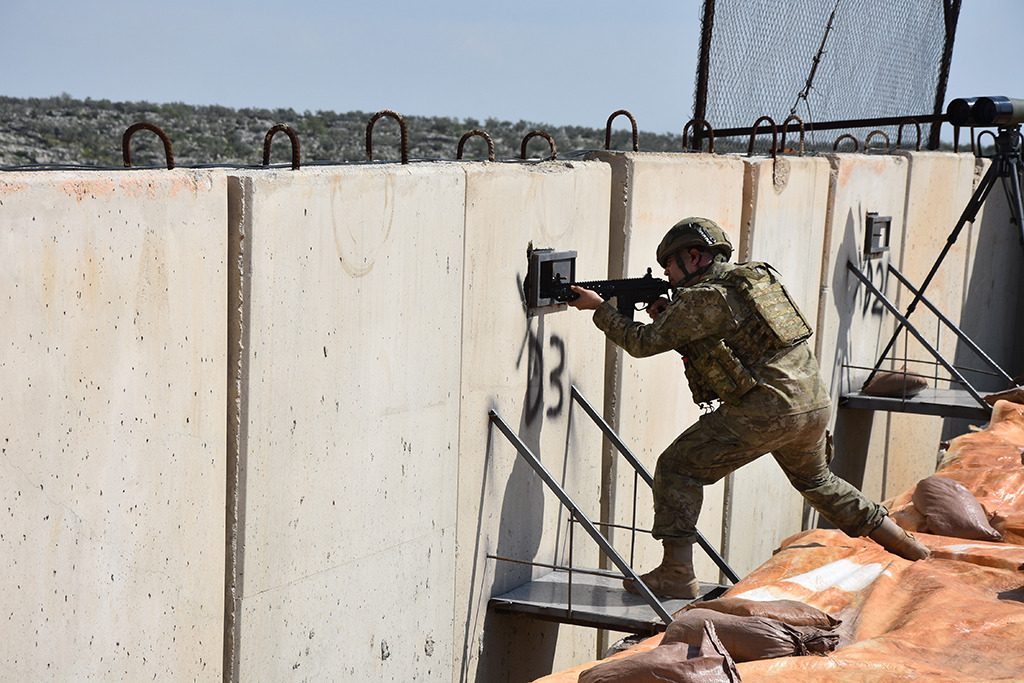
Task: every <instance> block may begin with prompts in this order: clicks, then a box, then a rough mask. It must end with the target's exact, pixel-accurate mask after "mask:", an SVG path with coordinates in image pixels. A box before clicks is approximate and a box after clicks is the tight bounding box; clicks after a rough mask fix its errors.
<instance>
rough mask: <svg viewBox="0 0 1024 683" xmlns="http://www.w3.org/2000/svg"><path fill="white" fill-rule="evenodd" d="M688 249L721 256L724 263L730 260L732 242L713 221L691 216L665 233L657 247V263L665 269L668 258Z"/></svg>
mask: <svg viewBox="0 0 1024 683" xmlns="http://www.w3.org/2000/svg"><path fill="white" fill-rule="evenodd" d="M689 247H697V248H698V249H703V250H706V251H710V252H712V253H718V254H722V255H723V256H725V260H726V261H728V260H729V259H730V258H732V242H730V241H729V236H728V235H727V234H725V230H722V229H721V228H720V227H718V224H717V223H715V222H714V221H713V220H710V219H708V218H699V217H696V216H693V217H690V218H684V219H683V220H681V221H679V222H678V223H676V224H675V225H673V226H672V227H671V228H669V231H668V232H667V233H665V237H664V238H663V239H662V240H661V244H659V245H658V263H659V264H661V267H662V268H665V267H666V266H667V264H668V257H669V256H671V255H672V254H675V253H676V252H678V251H680V250H682V249H687V248H689Z"/></svg>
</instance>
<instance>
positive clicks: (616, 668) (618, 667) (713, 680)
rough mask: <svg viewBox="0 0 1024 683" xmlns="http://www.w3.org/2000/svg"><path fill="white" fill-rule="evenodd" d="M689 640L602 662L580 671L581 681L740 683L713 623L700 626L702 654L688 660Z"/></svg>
mask: <svg viewBox="0 0 1024 683" xmlns="http://www.w3.org/2000/svg"><path fill="white" fill-rule="evenodd" d="M689 649H690V646H689V645H688V644H687V643H669V644H668V645H666V644H664V642H663V643H662V644H661V645H658V647H656V648H654V649H653V650H649V651H647V652H641V653H640V654H637V655H633V656H632V657H624V658H622V659H616V660H613V661H609V662H602V663H600V664H598V665H597V666H594V667H591V668H589V669H587V670H586V671H582V672H580V677H579V679H578V680H579V683H665V682H666V681H675V682H677V683H740V674H739V672H738V671H736V662H734V661H733V659H732V657H730V656H729V652H728V651H727V650H726V649H725V647H724V646H723V645H722V643H721V642H720V641H719V640H718V636H717V635H716V634H715V627H714V626H713V625H712V624H711V623H707V624H705V625H704V626H703V627H702V629H701V642H700V653H699V654H698V655H697V656H696V657H693V658H691V659H687V656H688V653H689Z"/></svg>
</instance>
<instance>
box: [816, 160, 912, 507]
mask: <svg viewBox="0 0 1024 683" xmlns="http://www.w3.org/2000/svg"><path fill="white" fill-rule="evenodd" d="M829 159H830V161H831V164H832V187H831V197H830V206H829V216H828V221H827V223H826V236H825V245H826V249H825V252H824V262H823V265H822V274H823V275H822V287H821V295H822V299H821V302H820V306H819V312H818V325H817V335H816V340H815V353H816V355H817V356H818V359H819V362H820V363H821V365H822V368H823V370H824V373H823V374H824V378H825V380H826V382H827V383H829V384H830V386H831V393H832V400H833V403H837V402H838V399H839V397H840V396H841V395H842V393H843V392H844V391H846V390H847V389H849V388H850V387H859V386H860V384H861V382H862V381H863V380H864V379H865V378H866V377H867V374H868V370H867V369H862V368H870V367H871V366H872V365H873V364H874V362H875V360H876V359H877V356H878V354H879V353H880V352H881V350H882V348H883V346H884V345H885V343H886V342H887V341H888V340H889V336H890V335H891V334H892V330H893V318H892V316H891V315H889V314H888V313H886V311H885V309H884V307H883V306H882V305H881V304H880V303H877V301H876V300H875V299H873V298H872V297H871V295H870V294H869V293H868V292H867V290H866V289H865V287H864V285H862V284H861V283H860V281H859V280H857V278H856V277H855V276H854V275H853V274H852V273H850V271H849V270H847V263H848V262H852V263H854V264H856V265H857V266H858V267H859V268H860V269H861V270H862V271H864V272H865V273H866V274H867V275H868V277H869V278H871V280H872V282H874V283H875V285H876V286H877V287H879V289H880V290H881V291H882V292H884V293H886V295H887V296H890V297H891V296H893V295H894V294H895V289H896V283H895V282H894V280H895V279H894V278H891V277H889V276H888V274H887V271H886V264H887V263H888V261H889V260H892V261H893V262H894V263H899V260H900V258H901V253H902V252H901V245H902V244H903V232H904V226H905V207H906V189H907V172H908V171H907V169H908V163H907V159H906V158H905V157H898V156H881V155H878V156H874V155H866V154H835V155H829ZM869 211H872V212H876V213H878V214H879V215H880V216H890V217H891V218H892V223H891V233H890V245H889V247H890V248H889V251H887V252H885V253H884V255H883V256H882V257H880V258H871V259H868V258H866V257H865V256H864V243H865V237H864V232H865V222H866V215H867V213H868V212H869ZM857 412H858V411H855V410H845V409H840V410H838V411H837V413H836V418H835V419H836V423H835V430H834V431H835V437H836V443H837V444H840V445H841V447H839V448H837V449H836V459H835V461H834V462H833V463H832V469H833V470H834V471H835V472H836V473H837V474H839V476H841V477H843V478H844V479H847V480H848V481H850V482H851V483H853V484H854V485H857V486H858V487H860V488H861V490H862V491H863V492H864V494H865V495H866V496H868V497H869V498H872V499H874V500H876V501H880V500H882V499H883V498H884V497H885V472H886V470H887V465H886V462H885V459H886V457H887V454H886V453H885V452H884V434H882V435H881V436H880V437H878V438H875V437H873V436H868V435H866V434H864V433H863V432H864V430H868V431H871V430H874V429H881V430H884V429H885V427H886V425H887V420H886V418H885V416H884V414H874V413H869V414H867V415H858V414H855V413H857ZM855 444H860V446H861V447H865V448H866V447H868V445H869V444H881V445H880V446H879V447H875V448H872V449H871V450H870V451H867V452H863V451H858V450H857V448H858V446H856V445H855ZM879 449H881V450H879Z"/></svg>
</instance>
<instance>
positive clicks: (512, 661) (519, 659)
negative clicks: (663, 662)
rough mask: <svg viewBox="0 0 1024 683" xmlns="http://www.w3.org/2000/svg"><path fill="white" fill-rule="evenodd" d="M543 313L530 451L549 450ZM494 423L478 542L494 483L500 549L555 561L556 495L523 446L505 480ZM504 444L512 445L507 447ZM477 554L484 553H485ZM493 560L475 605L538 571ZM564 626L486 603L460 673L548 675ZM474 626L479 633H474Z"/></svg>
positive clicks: (531, 396) (523, 425)
mask: <svg viewBox="0 0 1024 683" xmlns="http://www.w3.org/2000/svg"><path fill="white" fill-rule="evenodd" d="M536 320H537V329H536V331H534V330H533V329H532V326H531V325H530V324H529V323H528V331H527V336H526V339H525V340H524V344H525V351H526V354H525V362H526V363H527V382H526V391H525V395H524V397H523V400H522V410H521V412H520V417H519V425H518V428H517V429H516V433H517V434H518V436H519V438H520V439H522V441H523V443H524V444H525V445H526V446H527V447H528V448H529V449H530V451H532V452H533V453H534V454H535V455H537V456H538V457H541V458H544V456H543V455H542V445H541V433H542V429H543V427H544V423H545V417H546V416H547V415H548V408H549V407H548V406H546V403H545V381H546V379H547V377H546V375H545V362H544V361H545V357H544V343H543V340H545V338H546V337H545V333H544V316H539V317H538V318H536ZM530 322H532V321H530ZM489 431H490V434H489V437H488V448H487V456H486V457H487V466H486V467H485V469H484V472H485V474H484V479H483V482H482V487H481V497H480V502H481V505H480V510H481V521H480V522H479V524H478V527H479V528H478V534H477V538H478V542H479V539H480V538H481V534H480V533H479V530H480V529H482V528H483V526H484V520H483V517H484V516H486V515H487V514H488V510H487V508H486V500H487V491H488V487H489V486H491V487H496V489H495V490H501V491H503V497H502V502H501V510H500V511H499V513H498V527H497V534H498V537H497V541H496V543H495V544H494V546H493V547H494V551H493V554H494V555H496V556H497V557H501V558H509V559H513V560H521V561H533V560H535V559H536V560H537V561H544V562H550V561H552V559H553V558H552V557H551V556H549V555H550V554H549V553H546V552H543V551H542V548H541V542H542V539H543V537H544V516H545V503H546V502H547V500H546V499H547V498H548V497H549V496H548V492H547V489H546V487H545V485H544V482H543V481H542V480H541V478H540V477H539V476H538V475H537V473H536V472H534V470H533V468H532V467H531V466H530V465H529V463H527V461H526V460H525V459H524V458H523V457H522V456H520V455H519V454H518V453H516V455H515V462H514V463H512V469H511V472H510V473H509V475H508V479H507V480H506V481H504V482H502V481H498V480H497V479H496V473H500V472H504V471H507V464H506V463H500V464H498V463H494V462H493V460H492V459H493V457H494V450H495V449H494V444H495V443H500V442H502V441H505V436H504V435H503V434H501V433H500V432H499V431H497V430H496V429H495V428H494V427H493V426H492V427H491V428H490V430H489ZM495 439H497V440H498V441H497V442H496V441H495ZM501 451H502V452H503V453H505V452H508V451H507V449H505V448H504V447H502V449H501ZM566 455H567V453H566ZM503 457H504V456H503ZM563 472H564V460H563ZM556 546H557V543H556ZM476 556H477V557H479V553H477V554H476ZM487 562H488V563H489V564H490V566H491V567H493V575H492V576H490V577H488V576H487V572H486V571H481V568H480V567H478V566H477V567H474V570H473V588H472V593H471V599H470V605H471V607H470V611H471V612H472V611H473V609H474V607H473V605H476V604H477V603H478V602H483V603H486V600H487V599H489V597H490V596H493V595H501V594H503V593H505V592H507V591H509V590H512V589H513V588H516V587H518V586H521V585H523V584H525V583H527V582H529V581H530V580H531V579H532V578H533V572H534V568H533V567H531V566H530V565H526V564H518V563H515V562H505V561H501V560H487ZM479 589H483V590H488V591H489V596H488V598H485V597H484V596H483V595H480V596H476V595H473V593H475V592H476V591H477V590H479ZM470 616H472V615H470ZM558 632H559V625H558V624H555V623H552V622H545V621H540V620H538V619H535V618H532V617H526V616H520V615H509V614H498V613H494V612H491V611H490V610H486V612H485V615H484V621H483V626H482V629H478V628H469V629H467V632H466V633H467V639H468V640H467V642H465V643H464V644H463V666H462V671H461V673H460V680H461V681H469V680H475V681H488V682H489V681H530V680H534V679H536V678H538V677H540V676H543V675H546V674H548V673H550V672H551V669H552V666H553V663H554V658H555V646H556V645H557V643H558ZM474 634H479V635H478V637H476V638H475V637H474ZM469 639H473V640H469ZM474 660H475V667H474V666H473V663H474ZM474 670H475V674H474V673H473V672H474ZM471 677H472V678H471Z"/></svg>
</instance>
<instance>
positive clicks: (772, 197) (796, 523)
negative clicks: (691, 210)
mask: <svg viewBox="0 0 1024 683" xmlns="http://www.w3.org/2000/svg"><path fill="white" fill-rule="evenodd" d="M744 166H745V173H746V181H745V184H744V203H743V206H744V217H743V221H742V230H741V233H740V237H739V239H738V241H737V247H738V249H737V251H738V253H737V255H736V259H735V260H736V261H740V262H742V261H766V262H768V263H770V264H772V265H773V266H774V267H775V268H776V269H777V270H778V271H779V273H780V275H781V278H782V281H783V282H784V283H785V285H786V288H787V289H788V290H789V292H790V294H791V295H792V296H793V298H794V299H795V300H796V303H797V305H798V306H799V307H800V309H801V310H802V311H803V312H804V315H805V316H807V317H808V319H809V320H810V321H811V324H812V325H813V324H814V316H815V313H816V311H817V307H818V290H819V287H820V282H821V253H822V247H823V242H824V237H825V218H826V215H827V210H828V198H829V175H830V169H829V163H828V161H827V160H826V159H824V158H822V157H779V158H778V159H777V160H775V161H773V160H771V159H757V160H748V161H746V162H745V164H744ZM809 343H811V344H813V341H812V342H809ZM728 495H729V499H730V504H729V506H728V508H727V519H726V524H725V530H726V533H725V541H724V547H725V549H726V552H727V556H728V558H729V562H730V564H731V566H732V567H733V569H735V570H736V571H737V572H739V574H740V576H744V575H746V574H747V573H749V572H750V571H752V570H753V569H755V568H757V567H758V566H760V565H761V564H762V563H763V562H764V561H765V560H767V559H768V558H769V557H771V555H772V553H773V552H774V551H775V550H776V549H777V548H778V547H779V545H780V543H781V542H782V540H783V539H785V538H786V537H788V536H790V535H792V534H795V533H797V532H798V531H800V530H801V529H802V528H803V523H804V502H803V498H802V497H801V496H800V494H799V493H797V491H796V490H795V489H794V488H793V486H792V485H791V484H790V483H789V480H788V479H787V478H786V475H785V474H783V472H782V470H781V469H780V468H779V466H778V465H777V464H776V462H775V460H774V459H773V458H772V457H771V456H770V455H769V456H766V457H763V458H761V459H759V460H757V461H755V462H753V463H751V464H749V465H747V466H745V467H742V468H740V469H739V470H737V471H736V472H734V473H733V474H732V475H731V476H730V477H729V481H728Z"/></svg>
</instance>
